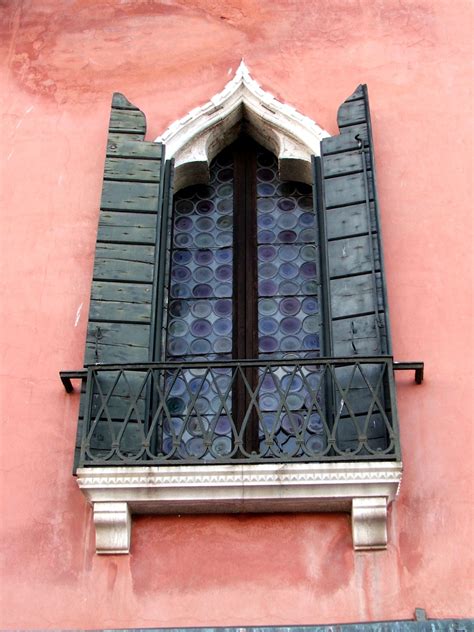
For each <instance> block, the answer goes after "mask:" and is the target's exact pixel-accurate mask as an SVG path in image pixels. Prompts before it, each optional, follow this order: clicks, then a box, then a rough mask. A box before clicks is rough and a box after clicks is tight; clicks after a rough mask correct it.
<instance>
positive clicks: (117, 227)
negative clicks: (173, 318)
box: [78, 93, 165, 449]
mask: <svg viewBox="0 0 474 632" xmlns="http://www.w3.org/2000/svg"><path fill="white" fill-rule="evenodd" d="M145 132H146V120H145V115H144V114H143V113H142V112H141V111H140V110H139V109H138V108H136V107H135V106H134V105H132V104H131V103H130V102H129V101H128V100H127V99H126V98H125V97H124V96H123V95H122V94H120V93H115V94H114V95H113V99H112V109H111V114H110V123H109V133H108V141H107V154H106V160H105V168H104V179H103V187H102V198H101V204H100V213H99V227H98V233H97V243H96V252H95V262H94V271H93V280H92V290H91V302H90V311H89V323H88V327H87V339H86V351H85V360H84V364H85V365H90V364H97V363H99V364H107V363H121V364H126V363H131V362H147V361H149V360H152V359H153V346H154V337H155V329H156V324H155V318H156V309H155V308H154V306H153V305H154V301H155V300H156V297H155V294H156V277H157V270H158V267H159V259H160V258H159V252H158V248H157V245H156V244H158V243H160V241H161V235H160V230H161V220H162V207H163V198H164V197H165V196H164V192H163V181H164V177H163V174H164V147H163V145H161V144H160V143H154V142H147V141H144V140H143V139H144V136H145ZM141 378H142V376H141V375H139V374H137V373H135V374H129V375H128V382H129V384H130V385H131V387H132V389H133V388H134V386H136V385H137V383H138V382H139V380H140V379H141ZM112 379H113V378H112V376H110V378H109V379H108V378H107V374H101V387H102V388H103V391H104V392H107V389H108V388H109V387H110V385H109V382H110V381H112ZM122 391H123V392H122ZM81 400H82V401H81V415H82V413H83V410H82V408H83V406H84V403H85V402H84V400H85V398H84V397H82V398H81ZM129 401H130V394H129V392H128V384H127V383H126V382H125V380H123V384H118V385H117V387H116V388H115V389H114V397H113V398H112V399H111V401H110V403H109V406H108V408H109V410H110V411H111V414H112V415H113V417H116V418H117V419H120V418H122V419H123V418H124V415H125V414H126V413H125V411H126V410H127V408H128V402H129ZM99 405H100V397H98V396H97V395H95V397H94V401H93V402H92V406H93V409H94V407H96V406H99ZM137 409H138V412H139V414H142V413H143V414H144V413H145V397H142V398H140V401H139V405H138V406H137ZM135 415H136V413H135V412H134V413H133V414H132V415H131V422H132V423H130V424H129V425H128V427H127V432H126V434H127V437H125V439H124V442H125V443H126V442H127V441H128V442H129V443H130V445H133V444H134V443H135V444H136V441H134V438H133V435H134V432H135V434H136V431H137V430H138V424H136V423H135V424H133V421H134V417H135ZM80 425H81V424H80ZM79 434H80V433H79ZM109 435H110V431H109V430H108V429H107V424H106V423H104V424H103V428H100V427H99V428H98V430H97V433H96V436H95V437H93V439H94V441H93V443H94V445H95V447H96V449H100V445H101V443H103V444H104V445H107V444H108V445H109V446H110V441H111V437H110V436H109ZM136 439H137V440H138V436H137V437H136ZM78 443H79V444H80V437H78Z"/></svg>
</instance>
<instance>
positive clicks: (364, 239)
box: [315, 85, 391, 449]
mask: <svg viewBox="0 0 474 632" xmlns="http://www.w3.org/2000/svg"><path fill="white" fill-rule="evenodd" d="M337 122H338V125H339V130H340V133H339V135H337V136H333V137H330V138H325V139H324V140H323V141H322V144H321V158H320V159H317V160H316V173H315V176H316V182H317V190H318V191H317V197H318V205H319V218H320V238H321V258H322V276H323V288H324V290H325V292H324V295H325V301H324V305H323V308H324V346H325V350H324V353H325V355H328V356H331V357H337V356H340V357H341V356H342V357H352V356H354V357H355V358H357V356H374V355H384V354H391V342H390V331H389V322H388V313H387V299H386V290H385V278H384V270H383V261H382V245H381V236H380V223H379V214H378V202H377V192H376V182H375V164H374V148H373V141H372V129H371V122H370V111H369V101H368V94H367V86H365V85H361V86H359V87H358V88H357V89H356V91H355V92H354V93H353V94H352V95H351V96H350V97H349V98H348V99H346V100H345V101H344V103H343V104H342V105H341V106H340V108H339V111H338V116H337ZM336 375H337V378H338V380H340V382H341V384H342V386H343V387H344V388H348V391H347V396H346V397H345V398H342V397H341V395H340V393H339V392H338V391H337V389H336V391H335V392H334V393H333V401H334V403H333V407H334V411H333V414H334V418H336V419H338V421H337V424H338V428H337V437H338V444H339V447H340V448H342V449H344V448H345V447H347V448H349V449H351V448H353V446H354V438H355V437H356V436H357V434H359V435H360V434H366V433H367V434H368V436H369V437H371V439H372V441H371V446H376V445H377V441H379V443H380V446H381V447H382V449H384V445H385V442H386V436H387V427H386V423H384V420H383V418H382V417H381V416H380V414H379V412H380V410H379V408H380V407H379V406H378V405H377V404H376V405H375V406H374V405H373V394H372V392H371V391H370V389H369V388H368V386H367V382H366V380H368V381H369V383H370V385H371V386H372V387H373V388H375V386H376V385H377V383H378V381H379V378H380V377H381V368H380V366H379V365H373V364H372V365H364V366H363V367H362V368H361V369H360V370H359V369H357V370H356V371H355V372H354V371H353V368H352V367H346V368H340V369H337V371H336ZM379 394H380V400H381V402H382V403H383V392H382V389H381V391H380V392H379ZM348 406H350V407H351V408H352V410H353V411H354V413H355V415H356V417H355V418H354V416H351V415H350V414H349V412H348ZM338 416H339V417H338ZM369 418H370V419H369ZM369 421H370V423H367V422H369ZM355 422H357V423H358V424H359V428H363V431H362V432H359V431H358V429H357V424H356V423H355ZM364 426H365V427H364ZM369 443H370V442H369Z"/></svg>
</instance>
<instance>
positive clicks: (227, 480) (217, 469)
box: [77, 461, 402, 553]
mask: <svg viewBox="0 0 474 632" xmlns="http://www.w3.org/2000/svg"><path fill="white" fill-rule="evenodd" d="M401 477H402V464H401V463H399V462H397V463H394V462H375V461H370V462H357V463H283V464H282V463H279V464H236V465H173V466H163V467H161V466H160V467H109V468H98V467H93V468H79V469H78V471H77V483H78V485H79V487H80V489H81V490H82V492H83V493H84V495H85V496H86V498H87V499H88V501H89V502H90V503H91V504H92V506H93V516H94V524H95V528H96V550H97V553H128V552H129V550H130V536H131V515H132V514H138V513H141V514H179V513H243V512H258V513H261V512H282V511H284V512H320V511H345V512H350V513H351V515H352V536H353V544H354V549H355V550H371V549H384V548H386V545H387V507H388V505H389V504H390V503H391V502H392V501H393V500H394V498H395V497H396V495H397V493H398V489H399V485H400V481H401Z"/></svg>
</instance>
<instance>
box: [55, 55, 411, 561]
mask: <svg viewBox="0 0 474 632" xmlns="http://www.w3.org/2000/svg"><path fill="white" fill-rule="evenodd" d="M242 123H243V124H242ZM338 125H339V129H340V133H339V134H338V135H337V136H333V137H328V136H327V135H326V134H324V133H323V132H322V130H321V129H320V128H318V127H317V126H316V125H315V123H313V122H312V121H310V120H309V119H306V118H305V117H303V116H301V115H300V114H298V113H297V112H296V111H295V110H293V109H292V108H290V107H288V106H285V105H283V104H281V103H279V102H277V101H276V100H275V99H273V97H271V95H268V94H267V93H264V92H263V91H262V90H261V88H260V87H259V86H258V84H256V83H255V82H253V80H252V79H251V78H250V77H249V75H248V71H247V70H246V69H245V67H243V66H242V65H241V67H240V68H239V70H238V72H237V74H236V77H235V78H234V79H233V80H232V81H231V82H230V83H229V84H228V86H226V88H225V89H224V90H223V91H222V93H220V94H219V95H217V96H216V97H214V98H213V99H212V100H211V101H210V102H209V103H208V104H206V105H205V106H203V107H202V108H199V109H197V110H195V111H193V112H191V113H190V114H189V116H187V117H185V118H184V119H183V120H182V121H178V122H177V123H175V124H173V125H172V126H170V128H169V130H168V131H167V133H166V134H165V135H164V136H163V140H164V141H165V143H164V144H161V143H158V142H149V141H145V140H144V136H145V130H146V124H145V117H144V115H143V114H142V112H140V110H138V108H136V107H135V106H133V105H132V104H131V103H130V102H129V101H128V100H127V99H125V97H124V96H123V95H120V94H118V93H116V94H114V98H113V102H112V112H111V117H110V125H109V136H108V145H107V158H106V164H105V171H104V183H103V190H102V199H101V210H100V219H99V229H98V235H97V246H96V257H95V266H94V273H93V283H92V292H91V303H90V312H89V325H88V332H87V341H86V354H85V367H86V369H85V370H84V371H79V372H63V373H62V375H61V377H62V380H63V382H64V384H65V386H66V387H67V390H69V391H70V390H72V387H71V383H70V380H71V379H72V378H73V377H81V378H83V391H82V396H81V406H80V416H79V424H78V439H77V445H76V466H78V468H77V470H76V473H77V480H78V484H79V486H80V487H81V489H82V490H83V491H84V493H85V494H86V496H87V497H88V499H89V500H90V501H91V502H92V504H93V505H94V521H95V523H96V527H97V550H98V551H99V552H103V553H112V552H113V553H126V552H128V550H129V544H130V513H131V511H140V512H159V513H166V512H171V513H173V512H176V511H180V512H186V511H191V512H194V511H198V512H201V511H227V510H228V511H280V510H283V511H300V510H303V511H317V510H321V509H323V510H337V511H340V510H347V511H351V512H352V524H353V537H354V546H355V547H356V548H360V549H367V548H368V549H374V548H375V549H376V548H384V547H385V546H386V541H387V534H386V513H387V512H386V510H387V505H388V503H390V502H391V501H392V500H393V499H394V497H395V495H396V493H397V490H398V486H399V483H400V480H401V470H402V466H401V457H400V444H399V436H398V422H397V414H396V398H395V385H394V376H393V374H394V369H397V368H398V369H402V368H403V369H416V371H417V374H416V380H417V382H418V383H420V382H421V379H422V369H423V366H422V363H410V364H409V363H403V364H394V362H393V358H392V356H391V345H390V335H389V326H388V316H387V299H386V290H385V280H384V270H383V261H382V248H381V239H380V228H379V220H378V207H377V194H376V186H375V166H374V156H373V143H372V133H371V124H370V114H369V105H368V96H367V89H366V87H365V86H359V87H358V88H357V89H356V91H355V92H354V93H353V94H352V95H351V96H350V97H349V98H348V99H346V101H345V102H344V103H343V104H342V105H341V107H340V108H339V111H338ZM242 128H244V129H242ZM242 132H245V133H249V134H250V136H252V138H253V139H254V140H251V139H250V138H248V137H245V136H243V135H240V136H239V134H241V133H242ZM234 141H235V142H234ZM257 141H258V142H261V144H262V146H260V145H258V143H257ZM165 145H166V147H168V151H169V155H170V156H172V157H174V159H175V165H174V168H173V161H171V160H169V159H167V160H165V149H166V147H165ZM263 145H264V146H265V148H264V147H263ZM270 150H273V152H274V153H272V152H271V151H270ZM313 153H315V154H320V155H316V157H315V158H313V161H312V162H311V155H312V154H313ZM274 154H275V155H274ZM208 156H212V157H214V160H213V162H212V164H211V166H210V183H209V184H208V185H204V186H203V185H202V184H201V185H196V183H197V182H202V181H204V180H205V179H206V177H207V176H208V175H209V169H208V162H209V161H208ZM173 174H174V175H173ZM173 178H174V183H175V184H174V187H173ZM193 183H194V184H193ZM190 185H193V186H191V187H190ZM189 187H190V188H189ZM173 189H174V190H173ZM174 192H176V194H175V195H174V204H173V194H174ZM222 464H224V465H222ZM129 466H133V467H129ZM157 466H159V467H157Z"/></svg>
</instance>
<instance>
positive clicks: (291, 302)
mask: <svg viewBox="0 0 474 632" xmlns="http://www.w3.org/2000/svg"><path fill="white" fill-rule="evenodd" d="M299 309H300V301H299V300H298V299H297V298H293V297H291V298H284V299H283V300H282V301H281V302H280V311H281V313H282V314H284V315H285V316H294V315H295V314H297V313H298V311H299Z"/></svg>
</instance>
